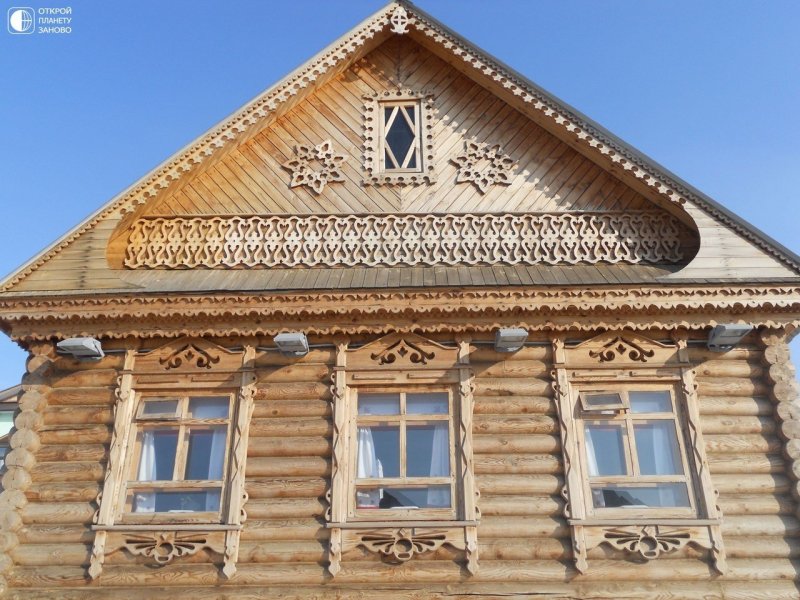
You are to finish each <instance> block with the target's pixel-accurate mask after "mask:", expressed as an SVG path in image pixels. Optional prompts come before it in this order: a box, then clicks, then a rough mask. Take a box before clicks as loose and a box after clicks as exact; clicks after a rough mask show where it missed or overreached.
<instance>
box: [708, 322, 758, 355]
mask: <svg viewBox="0 0 800 600" xmlns="http://www.w3.org/2000/svg"><path fill="white" fill-rule="evenodd" d="M751 331H753V326H752V325H740V324H738V323H723V324H722V325H717V326H716V327H714V329H712V330H711V331H710V332H709V333H708V349H709V350H711V351H712V352H727V351H728V350H731V349H733V347H734V346H736V344H738V343H739V342H740V341H741V340H742V338H743V337H744V336H746V335H747V334H748V333H750V332H751Z"/></svg>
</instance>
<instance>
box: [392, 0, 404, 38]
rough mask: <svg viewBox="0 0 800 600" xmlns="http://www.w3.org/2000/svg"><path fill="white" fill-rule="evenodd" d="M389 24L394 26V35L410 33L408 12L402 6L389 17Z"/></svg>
mask: <svg viewBox="0 0 800 600" xmlns="http://www.w3.org/2000/svg"><path fill="white" fill-rule="evenodd" d="M389 23H391V25H392V33H397V34H399V35H403V34H404V33H408V11H406V9H405V8H404V7H403V6H402V5H400V4H398V5H396V6H395V7H394V9H393V10H392V12H391V14H390V16H389Z"/></svg>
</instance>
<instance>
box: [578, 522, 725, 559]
mask: <svg viewBox="0 0 800 600" xmlns="http://www.w3.org/2000/svg"><path fill="white" fill-rule="evenodd" d="M712 529H713V527H711V526H703V527H693V526H680V525H669V524H657V525H643V526H642V525H630V526H613V527H587V526H584V527H583V530H584V531H583V533H584V536H585V538H586V540H587V542H586V544H587V547H586V549H587V550H591V549H592V548H594V547H597V546H600V545H603V544H607V545H608V546H610V547H611V548H613V549H615V550H618V551H621V552H624V553H625V554H627V555H628V556H629V557H630V558H631V559H633V560H637V561H645V562H646V561H650V560H655V559H657V558H659V557H661V556H663V555H666V554H671V553H673V552H677V551H678V550H680V549H682V548H684V547H685V546H687V545H692V546H696V547H697V548H702V549H705V550H710V551H712V553H713V549H714V547H715V542H714V540H713V536H712Z"/></svg>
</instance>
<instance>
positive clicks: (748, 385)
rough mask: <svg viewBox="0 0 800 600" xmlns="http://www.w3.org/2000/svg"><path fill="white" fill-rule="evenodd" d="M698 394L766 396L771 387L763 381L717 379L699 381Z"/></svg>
mask: <svg viewBox="0 0 800 600" xmlns="http://www.w3.org/2000/svg"><path fill="white" fill-rule="evenodd" d="M697 385H698V388H697V394H698V395H699V396H700V397H701V398H702V397H703V396H724V397H731V396H744V397H752V396H766V395H767V394H769V386H767V384H766V383H764V382H763V381H761V380H753V379H744V378H742V377H715V378H714V379H701V378H698V379H697Z"/></svg>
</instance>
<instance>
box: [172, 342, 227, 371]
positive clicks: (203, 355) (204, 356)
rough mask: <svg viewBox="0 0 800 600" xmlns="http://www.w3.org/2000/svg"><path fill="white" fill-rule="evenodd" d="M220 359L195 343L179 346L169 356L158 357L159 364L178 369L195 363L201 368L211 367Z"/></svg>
mask: <svg viewBox="0 0 800 600" xmlns="http://www.w3.org/2000/svg"><path fill="white" fill-rule="evenodd" d="M219 361H220V358H219V356H215V355H213V354H211V353H209V352H207V351H205V350H203V349H202V348H199V347H197V346H195V345H194V344H186V345H185V346H183V347H181V348H179V349H178V350H176V351H175V352H173V353H172V354H170V355H169V356H165V357H164V358H160V359H158V362H159V364H161V365H163V366H164V368H165V369H167V370H170V369H177V368H179V367H181V366H182V365H184V363H187V364H194V366H196V367H197V368H199V369H210V368H211V365H214V364H216V363H218V362H219Z"/></svg>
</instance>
